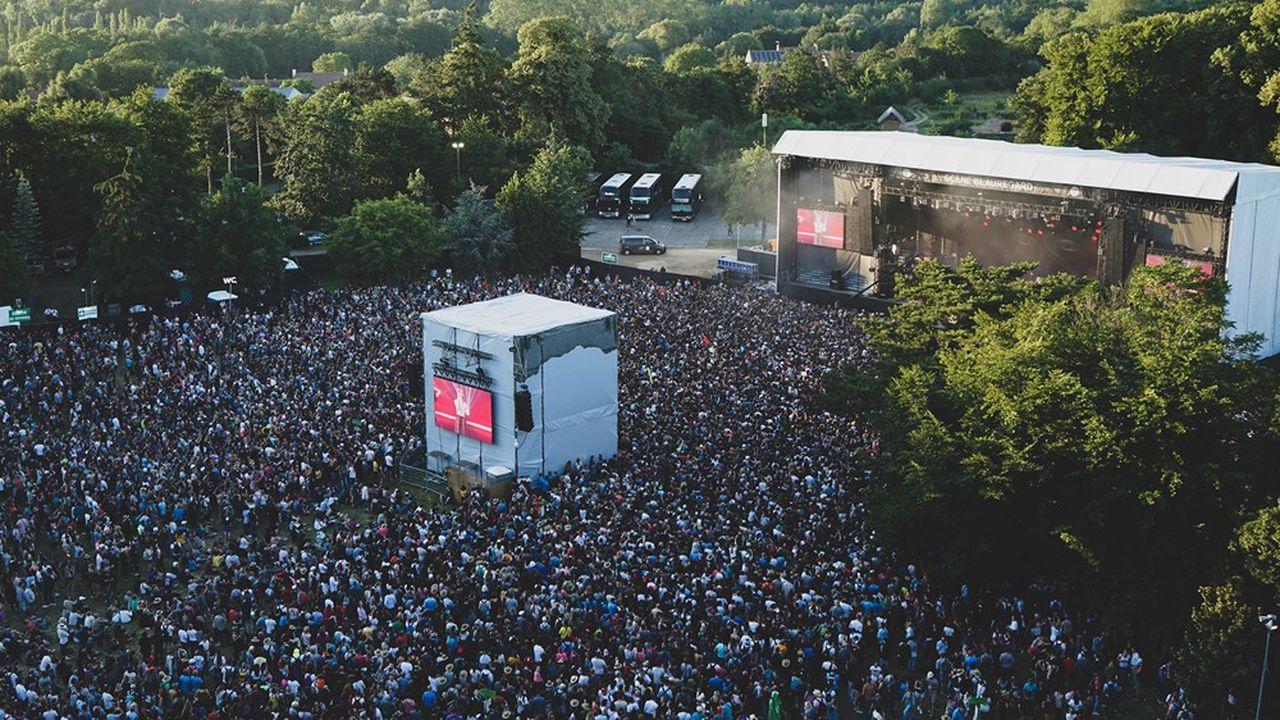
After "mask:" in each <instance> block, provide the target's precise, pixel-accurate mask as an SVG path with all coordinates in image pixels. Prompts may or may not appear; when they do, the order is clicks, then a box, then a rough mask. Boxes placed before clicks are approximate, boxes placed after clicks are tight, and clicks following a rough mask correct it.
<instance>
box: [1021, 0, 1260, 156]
mask: <svg viewBox="0 0 1280 720" xmlns="http://www.w3.org/2000/svg"><path fill="white" fill-rule="evenodd" d="M1249 27H1250V13H1249V8H1248V6H1246V5H1243V4H1224V5H1218V6H1214V7H1209V8H1207V9H1204V10H1201V11H1198V12H1193V13H1163V14H1160V15H1151V16H1148V17H1143V18H1139V19H1137V20H1134V21H1132V22H1127V23H1121V24H1117V25H1109V26H1106V27H1104V28H1103V29H1101V30H1100V31H1099V32H1098V33H1097V34H1096V35H1094V36H1085V35H1080V34H1071V35H1067V36H1064V37H1061V38H1059V39H1057V40H1055V41H1053V42H1050V43H1047V44H1045V45H1044V46H1043V47H1042V48H1041V55H1043V56H1044V57H1045V59H1046V60H1047V64H1046V65H1045V67H1044V68H1043V69H1042V70H1040V71H1039V72H1038V73H1037V74H1035V75H1033V76H1031V77H1030V78H1027V79H1025V80H1024V81H1023V82H1022V84H1021V85H1020V86H1019V90H1018V97H1017V98H1016V100H1015V102H1014V107H1015V109H1016V111H1017V118H1018V127H1019V133H1020V137H1021V139H1024V140H1028V141H1040V142H1045V143H1048V144H1051V145H1075V146H1080V147H1104V148H1115V149H1124V150H1144V151H1148V152H1152V153H1156V154H1160V155H1195V156H1201V157H1227V158H1231V159H1244V160H1257V159H1261V158H1263V157H1265V156H1266V145H1267V142H1268V140H1269V139H1270V138H1271V137H1272V135H1273V134H1274V133H1275V127H1276V125H1275V118H1274V117H1273V116H1272V115H1271V114H1270V113H1268V112H1267V110H1266V109H1265V108H1263V107H1261V106H1260V105H1259V103H1258V97H1257V90H1256V86H1255V87H1251V86H1250V85H1248V84H1247V83H1246V82H1245V80H1246V78H1245V77H1242V76H1241V75H1240V74H1238V73H1233V72H1231V71H1230V70H1229V69H1224V67H1223V65H1224V62H1225V61H1226V60H1230V59H1232V58H1235V57H1236V56H1235V55H1233V53H1232V52H1231V51H1229V50H1224V48H1226V49H1229V48H1232V47H1234V46H1236V45H1237V43H1238V40H1239V38H1240V36H1241V34H1242V33H1244V32H1245V31H1246V30H1247V29H1248V28H1249ZM1226 64H1228V65H1230V63H1229V62H1227V63H1226Z"/></svg>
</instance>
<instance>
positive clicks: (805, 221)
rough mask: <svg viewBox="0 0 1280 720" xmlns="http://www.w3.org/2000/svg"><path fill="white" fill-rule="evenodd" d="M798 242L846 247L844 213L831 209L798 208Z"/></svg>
mask: <svg viewBox="0 0 1280 720" xmlns="http://www.w3.org/2000/svg"><path fill="white" fill-rule="evenodd" d="M796 242H798V243H800V244H801V245H817V246H818V247H829V248H843V247H844V215H842V214H841V213H837V212H831V211H829V210H810V209H808V208H797V209H796Z"/></svg>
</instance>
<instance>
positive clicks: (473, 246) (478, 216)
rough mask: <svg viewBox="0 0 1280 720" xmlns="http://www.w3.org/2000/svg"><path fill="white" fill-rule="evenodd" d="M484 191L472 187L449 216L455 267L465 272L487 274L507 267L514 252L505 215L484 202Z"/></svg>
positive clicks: (447, 227)
mask: <svg viewBox="0 0 1280 720" xmlns="http://www.w3.org/2000/svg"><path fill="white" fill-rule="evenodd" d="M484 191H485V189H484V188H483V187H480V186H477V185H474V184H473V185H472V186H471V187H470V188H469V189H467V190H464V191H463V192H462V194H460V195H459V196H458V204H457V206H456V207H454V209H453V210H451V211H449V213H448V214H447V215H446V216H445V219H444V226H445V229H446V230H447V231H448V233H449V250H450V251H451V253H452V257H453V264H454V266H455V267H457V268H458V269H459V270H461V271H462V272H468V273H484V272H492V271H495V270H497V269H499V268H501V267H503V265H504V262H505V261H506V259H507V253H508V252H509V251H510V250H511V235H512V233H511V228H509V227H507V226H506V224H505V223H504V222H503V219H502V213H500V212H498V211H497V209H496V208H494V207H493V205H492V203H489V202H487V201H486V200H485V199H484Z"/></svg>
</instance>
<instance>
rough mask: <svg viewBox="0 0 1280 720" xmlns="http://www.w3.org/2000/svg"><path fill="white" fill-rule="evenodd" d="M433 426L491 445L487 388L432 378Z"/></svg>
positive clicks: (490, 417) (489, 405) (491, 436)
mask: <svg viewBox="0 0 1280 720" xmlns="http://www.w3.org/2000/svg"><path fill="white" fill-rule="evenodd" d="M432 392H433V393H434V394H435V417H436V427H440V428H443V429H445V430H448V431H449V432H451V433H455V434H458V435H462V436H463V437H469V438H471V439H473V440H479V441H480V442H482V443H488V444H490V445H492V444H493V395H492V394H491V393H490V392H489V391H488V390H481V389H480V388H475V387H471V386H470V385H463V384H461V383H456V382H453V381H452V380H445V379H444V378H440V377H437V378H432Z"/></svg>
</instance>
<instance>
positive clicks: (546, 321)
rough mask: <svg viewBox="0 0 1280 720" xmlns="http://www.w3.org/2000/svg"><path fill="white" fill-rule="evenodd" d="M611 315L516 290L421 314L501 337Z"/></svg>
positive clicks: (520, 334) (444, 322) (543, 330)
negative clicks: (497, 296)
mask: <svg viewBox="0 0 1280 720" xmlns="http://www.w3.org/2000/svg"><path fill="white" fill-rule="evenodd" d="M611 316H613V313H612V312H609V311H608V310H599V309H597V308H591V307H587V306H586V305H576V304H574V303H571V302H564V301H563V300H552V299H551V298H548V297H543V296H541V295H533V294H530V293H516V294H514V295H507V296H505V297H500V298H494V299H493V300H485V301H484V302H477V303H471V304H469V305H455V306H453V307H450V308H444V309H443V310H436V311H434V312H429V313H423V314H422V317H423V318H429V319H431V320H433V321H435V322H438V323H440V324H442V325H448V326H450V327H455V328H458V329H459V330H465V331H467V332H472V333H476V334H477V335H495V336H499V337H524V336H527V335H537V334H539V333H542V332H546V331H547V330H552V329H554V328H558V327H563V326H565V325H578V324H581V323H586V322H591V321H594V320H601V319H603V318H607V317H611Z"/></svg>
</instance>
